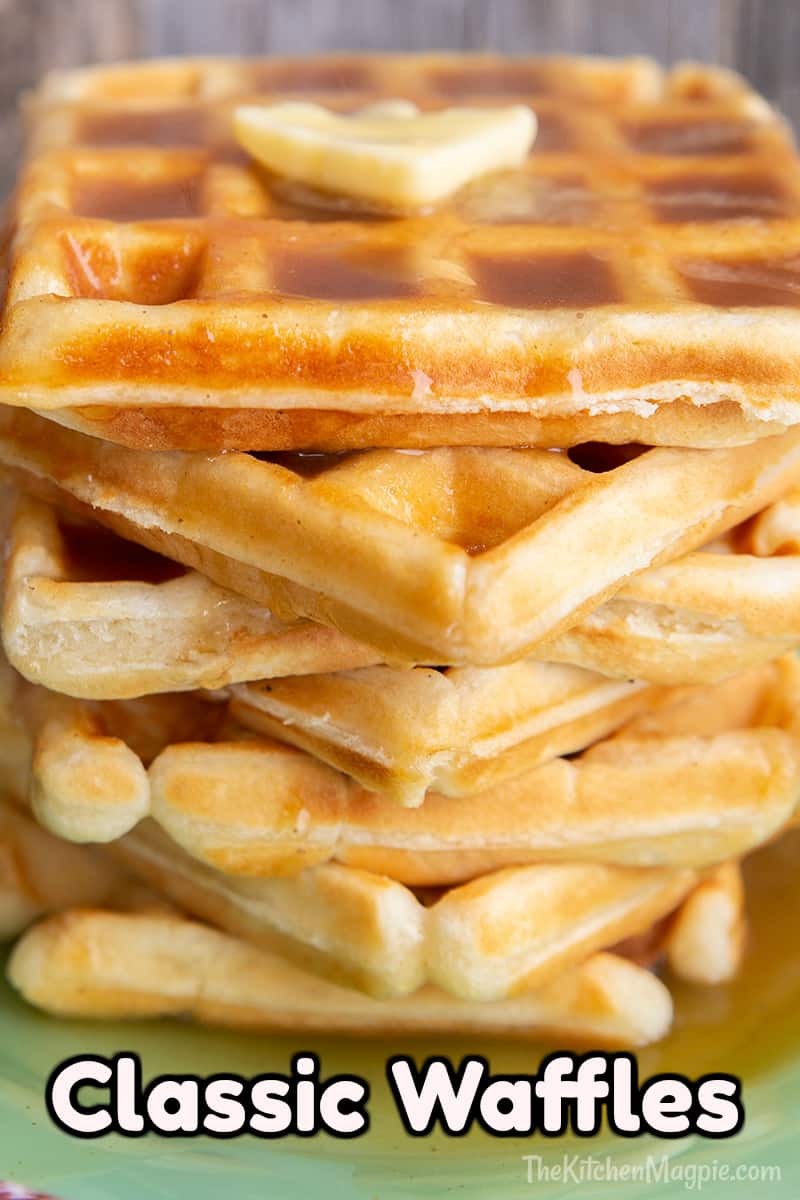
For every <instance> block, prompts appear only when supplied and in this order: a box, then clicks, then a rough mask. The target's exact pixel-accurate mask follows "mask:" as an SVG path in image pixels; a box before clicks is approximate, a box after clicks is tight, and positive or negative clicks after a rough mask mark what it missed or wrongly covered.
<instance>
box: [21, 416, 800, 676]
mask: <svg viewBox="0 0 800 1200" xmlns="http://www.w3.org/2000/svg"><path fill="white" fill-rule="evenodd" d="M622 457H623V458H627V459H628V461H625V462H622V463H621V464H619V462H618V460H617V465H612V466H611V468H610V469H608V470H605V471H602V470H600V471H598V470H596V469H595V470H592V469H589V468H590V467H591V466H594V467H597V466H598V465H599V464H598V461H597V455H596V454H595V455H592V456H590V457H589V459H588V460H587V463H588V465H587V467H581V466H579V465H578V463H577V462H574V461H572V459H571V458H569V457H568V456H567V455H566V454H563V453H561V454H558V453H553V452H550V451H544V450H535V449H533V450H497V449H495V450H492V449H479V450H476V449H468V448H463V447H462V448H456V449H440V450H430V451H418V452H414V453H409V452H403V451H378V450H376V451H366V452H364V453H362V454H354V455H349V456H344V457H343V458H341V459H338V458H333V459H331V458H327V457H322V458H316V459H312V460H310V461H309V459H307V458H304V457H302V456H301V457H295V458H288V459H283V460H282V462H281V463H278V462H276V461H271V460H270V461H263V460H261V459H258V458H255V457H253V456H251V455H245V454H224V455H218V456H215V457H212V458H208V457H206V456H204V455H190V454H181V453H178V452H174V453H170V454H167V453H152V452H148V451H137V450H128V449H125V448H122V447H116V446H112V445H110V444H108V443H105V442H102V441H101V440H99V439H97V438H90V437H87V436H86V435H84V434H78V433H74V432H70V431H68V430H65V429H62V428H59V427H58V426H55V425H52V424H51V423H49V422H47V421H46V420H44V419H43V418H41V417H38V416H36V415H35V414H33V413H29V412H26V411H25V410H22V409H11V408H3V409H2V410H1V411H0V465H2V466H3V467H4V468H6V471H7V473H9V474H10V475H12V476H13V477H14V478H15V479H16V481H17V482H19V483H20V484H21V485H22V486H23V488H25V489H26V490H35V491H36V492H38V493H39V494H42V495H44V496H45V497H46V498H49V499H51V500H55V501H56V502H59V503H62V504H63V503H66V504H67V505H72V504H77V506H78V507H79V508H80V510H81V511H82V512H84V513H90V514H91V515H94V516H95V517H96V518H97V519H98V520H99V521H101V522H102V523H103V524H104V525H108V526H110V527H111V528H113V529H114V530H115V531H116V532H118V533H121V534H122V535H123V536H127V537H129V538H131V539H132V540H134V541H137V542H140V543H141V544H143V545H146V546H148V547H149V548H151V549H154V550H156V551H158V552H160V553H163V554H165V555H167V556H168V557H170V558H172V559H175V560H177V561H180V562H184V563H185V564H187V565H189V566H191V567H194V568H198V569H200V570H201V571H202V572H203V573H204V574H207V575H208V576H210V577H211V578H212V579H214V580H215V582H217V583H219V584H221V585H222V586H225V587H229V588H231V589H232V590H233V591H236V592H238V593H239V594H241V595H246V596H248V597H249V598H250V599H253V600H255V601H257V602H258V603H261V604H264V605H266V606H267V607H269V608H270V609H271V610H272V611H273V612H274V613H275V614H276V615H277V616H278V617H279V619H281V620H289V619H293V618H309V619H311V620H316V621H319V622H320V623H322V624H327V625H332V626H334V627H336V628H339V629H341V630H343V631H344V632H345V633H347V634H348V635H350V636H352V637H354V638H357V639H358V640H360V641H362V642H365V643H366V644H367V645H370V646H373V647H374V648H375V649H376V650H378V651H380V653H381V654H382V655H383V656H384V657H387V658H389V659H390V660H391V659H395V660H396V659H405V660H406V661H412V662H413V661H416V662H429V663H435V664H440V663H448V664H449V663H456V664H460V663H464V664H467V665H494V664H496V663H498V662H502V661H509V660H513V659H515V658H520V657H522V656H523V655H525V654H529V653H530V652H531V651H532V649H533V648H534V647H535V646H536V645H537V644H538V643H540V642H542V641H544V640H545V639H547V638H552V637H554V636H555V635H556V634H557V633H559V632H560V631H561V630H562V629H565V628H568V627H569V626H570V625H574V624H575V623H576V621H577V620H579V619H580V618H581V616H582V615H583V614H584V613H585V612H588V611H591V610H592V609H594V608H596V607H597V606H598V605H599V604H600V603H601V602H602V601H603V600H604V599H606V598H607V597H608V596H609V595H610V594H612V593H613V592H615V591H618V590H619V588H620V587H621V586H622V585H623V583H624V582H625V580H626V578H628V577H630V576H633V575H635V574H637V573H638V572H640V571H642V570H643V569H645V568H646V567H650V566H653V565H657V564H658V563H661V562H665V561H668V560H669V559H673V558H675V557H677V556H678V555H680V554H682V553H685V552H687V551H689V550H692V549H694V548H696V547H697V546H700V545H702V544H703V543H704V542H706V541H708V540H709V538H712V537H714V536H716V535H717V534H719V533H721V532H723V531H724V530H726V529H728V528H730V527H732V526H733V525H735V524H737V523H738V522H740V521H741V520H743V519H744V518H746V517H748V516H750V515H752V514H753V513H755V512H757V511H758V510H759V509H761V508H762V507H764V505H766V504H768V503H770V502H771V501H772V500H774V499H776V498H777V497H778V496H779V495H781V494H782V493H783V492H785V491H786V490H787V489H788V488H789V487H790V486H791V484H792V483H793V482H794V480H795V479H796V476H797V471H798V469H800V432H798V431H797V430H794V431H791V432H789V433H786V434H783V435H781V436H780V437H775V438H763V439H761V440H760V441H758V442H756V443H752V444H750V445H747V446H740V447H735V448H732V449H726V450H685V449H684V450H677V449H666V448H659V449H651V450H647V451H644V452H643V453H641V454H638V456H636V457H633V458H630V456H629V454H627V453H626V454H623V455H622ZM613 462H614V459H612V464H613Z"/></svg>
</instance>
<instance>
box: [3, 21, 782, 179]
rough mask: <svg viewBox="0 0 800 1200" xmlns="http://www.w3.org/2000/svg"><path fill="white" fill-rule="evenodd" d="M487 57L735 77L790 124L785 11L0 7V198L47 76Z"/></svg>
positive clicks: (12, 170) (11, 175)
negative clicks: (621, 61)
mask: <svg viewBox="0 0 800 1200" xmlns="http://www.w3.org/2000/svg"><path fill="white" fill-rule="evenodd" d="M448 48H449V49H462V48H463V49H492V50H504V51H508V52H511V53H515V54H522V53H545V52H548V51H558V50H561V51H569V52H583V53H601V54H652V55H654V56H655V57H657V58H659V59H661V60H662V61H664V62H672V61H674V60H675V59H680V58H697V59H704V60H708V61H716V62H721V63H724V64H726V65H729V66H735V67H737V68H738V69H739V70H742V71H744V73H745V74H746V75H747V76H748V77H749V78H750V79H751V80H752V81H753V83H755V85H756V86H757V87H758V88H759V89H760V90H761V91H762V92H764V93H765V94H766V95H767V96H769V97H770V99H772V100H774V101H775V102H776V103H777V104H778V105H779V106H780V107H781V108H782V109H783V110H784V111H785V112H786V113H787V114H788V115H789V116H790V117H791V119H792V120H793V121H794V122H795V125H796V126H800V67H799V66H798V62H799V61H800V55H799V53H798V52H799V51H800V3H796V2H795V0H0V195H2V193H3V192H4V191H5V190H6V189H7V188H8V186H9V185H10V182H11V180H12V179H13V173H14V163H15V159H16V156H17V154H18V149H19V127H18V121H17V117H16V112H15V110H16V100H17V96H18V95H19V93H20V92H21V91H23V90H24V89H25V88H28V87H30V86H31V85H32V84H33V83H34V82H35V81H36V79H37V78H38V77H39V76H40V75H41V74H42V72H43V71H46V70H48V69H49V68H51V67H65V66H77V65H82V64H85V63H92V62H109V61H113V60H115V59H123V58H135V57H142V56H150V55H159V54H209V53H211V54H236V53H244V54H260V53H261V54H286V53H291V54H303V53H313V52H315V51H322V50H332V49H353V50H358V49H369V50H436V49H448Z"/></svg>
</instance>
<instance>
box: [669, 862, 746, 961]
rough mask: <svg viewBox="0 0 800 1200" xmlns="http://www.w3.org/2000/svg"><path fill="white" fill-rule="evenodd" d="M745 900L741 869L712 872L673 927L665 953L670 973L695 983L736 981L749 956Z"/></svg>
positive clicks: (728, 865) (721, 868)
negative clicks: (742, 964) (742, 965)
mask: <svg viewBox="0 0 800 1200" xmlns="http://www.w3.org/2000/svg"><path fill="white" fill-rule="evenodd" d="M744 900H745V896H744V883H743V881H742V872H741V869H740V868H739V866H738V864H737V863H734V862H729V863H722V864H721V865H720V866H718V867H716V868H715V869H714V870H713V871H711V872H709V874H708V876H707V878H706V879H704V880H703V881H702V883H700V884H699V885H698V886H697V887H696V888H695V889H694V891H693V892H692V893H691V895H690V896H689V897H688V898H687V899H686V900H685V901H684V902H683V904H682V905H681V907H680V909H679V910H678V912H677V914H676V915H675V918H674V919H673V921H672V922H671V923H670V925H669V927H668V930H667V934H666V937H665V939H664V944H663V948H664V952H665V954H666V960H667V963H668V965H669V968H670V969H671V970H672V971H673V972H674V973H675V974H676V975H678V976H680V977H681V978H682V979H688V980H690V981H691V982H692V983H704V984H720V983H725V982H727V980H729V979H732V978H733V977H734V976H735V975H736V973H737V972H738V970H739V968H740V966H741V963H742V958H743V956H744V947H745V937H746V918H745V912H744Z"/></svg>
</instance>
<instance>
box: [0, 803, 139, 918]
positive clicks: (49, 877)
mask: <svg viewBox="0 0 800 1200" xmlns="http://www.w3.org/2000/svg"><path fill="white" fill-rule="evenodd" d="M148 895H149V896H151V897H152V898H154V893H148V892H147V889H146V888H145V887H144V886H142V885H141V884H137V883H136V882H135V880H134V878H133V877H132V876H131V875H129V874H128V872H127V871H126V870H124V869H123V868H122V867H121V866H120V865H118V864H117V863H116V862H114V860H113V859H111V858H110V857H109V856H107V855H103V854H101V853H99V852H95V851H92V850H89V849H87V848H86V847H83V846H73V845H72V844H71V843H69V842H64V841H62V840H61V839H60V838H55V837H53V835H52V834H50V833H48V832H47V831H46V830H45V829H42V828H40V826H39V825H37V824H36V822H35V821H32V820H31V818H30V817H28V816H26V815H25V814H24V813H22V812H20V811H18V809H16V808H15V807H14V806H13V805H12V804H10V803H9V801H8V800H6V799H5V798H4V797H0V941H5V940H6V939H7V938H11V937H15V936H16V935H17V934H18V933H21V932H22V930H23V929H24V928H25V927H26V926H27V925H30V924H31V922H32V921H35V920H37V919H38V918H39V917H41V916H42V915H43V914H45V913H49V912H60V911H61V910H62V909H65V908H75V907H80V906H81V905H94V904H107V905H111V906H114V907H116V906H117V905H118V904H120V903H125V904H131V903H134V904H137V903H144V902H145V901H146V898H147V896H148Z"/></svg>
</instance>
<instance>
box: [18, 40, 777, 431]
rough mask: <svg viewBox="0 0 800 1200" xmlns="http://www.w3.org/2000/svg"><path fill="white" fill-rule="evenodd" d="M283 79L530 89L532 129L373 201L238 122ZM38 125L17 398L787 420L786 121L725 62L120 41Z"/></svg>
mask: <svg viewBox="0 0 800 1200" xmlns="http://www.w3.org/2000/svg"><path fill="white" fill-rule="evenodd" d="M120 79H124V81H125V82H124V85H120ZM187 81H191V82H187ZM287 95H291V96H293V97H297V96H302V95H305V96H307V97H309V98H311V99H313V100H316V101H318V102H321V103H323V104H327V105H330V106H332V107H335V108H338V109H340V110H341V109H344V110H351V111H352V110H354V109H358V108H359V107H361V106H363V105H364V104H365V103H368V102H372V101H375V100H378V99H381V98H386V97H389V98H396V97H398V96H401V97H405V98H407V99H410V100H413V101H415V102H416V103H417V104H418V105H419V106H420V108H422V109H433V108H437V107H443V106H445V107H446V106H450V105H453V104H464V103H467V104H469V103H473V104H474V103H478V104H487V103H488V104H497V103H503V104H508V103H511V102H522V103H529V104H530V105H532V107H533V108H534V110H535V112H536V113H537V116H538V119H539V126H540V132H539V136H538V139H537V142H536V143H535V145H534V151H533V153H532V155H531V156H530V157H529V159H528V160H527V162H526V164H525V165H524V166H523V167H522V168H521V169H520V170H516V171H513V172H499V173H495V174H493V175H489V176H486V177H484V178H483V179H480V180H477V181H476V182H475V183H474V184H472V185H470V186H468V187H466V188H464V189H462V190H461V191H460V192H459V193H457V194H456V196H455V197H453V198H452V200H451V201H450V202H449V203H447V204H446V205H444V206H443V207H441V208H438V209H436V210H435V211H433V212H428V213H417V214H411V215H408V216H406V217H405V218H402V219H396V218H395V219H376V214H374V213H371V212H370V213H364V212H359V211H357V210H355V209H354V208H353V206H352V205H348V204H347V203H344V202H342V201H341V199H339V200H337V199H336V198H333V199H331V198H330V197H322V196H319V195H315V194H313V193H311V194H309V192H308V191H307V190H305V191H303V190H298V189H297V188H296V187H294V188H287V187H286V186H284V185H282V184H281V183H280V181H277V180H275V179H274V178H268V177H267V176H266V175H265V173H263V172H262V171H260V170H259V169H258V168H257V167H255V166H254V165H253V164H252V162H250V161H249V160H248V159H247V158H246V156H244V155H243V154H242V152H241V151H240V150H239V149H238V147H236V146H235V145H232V142H231V127H232V111H233V108H234V106H235V105H236V104H238V103H240V102H242V101H248V100H251V101H252V100H255V101H256V102H259V101H261V102H264V101H267V102H268V101H269V100H271V99H278V98H285V97H286V96H287ZM28 124H29V132H30V153H29V158H28V162H27V164H26V165H25V167H24V169H23V172H22V177H21V180H20V186H19V188H18V191H17V198H16V202H15V204H14V208H13V213H12V216H13V220H14V224H15V230H16V232H15V236H14V238H13V241H12V246H11V251H10V270H9V276H10V281H9V288H8V295H7V301H6V312H5V318H4V326H5V328H4V335H3V338H2V342H1V343H0V377H2V379H3V381H4V384H3V394H4V398H5V399H6V400H7V402H8V403H13V404H24V405H29V406H32V407H34V408H38V409H41V410H47V411H48V412H51V413H53V414H54V415H58V416H59V417H60V418H61V419H64V420H66V421H69V422H72V423H74V424H77V425H79V426H80V428H82V429H83V430H85V431H89V432H93V433H98V434H100V435H101V436H103V437H106V438H110V439H117V440H120V441H122V442H125V443H128V444H132V445H138V446H144V447H148V448H156V447H159V448H169V447H182V448H191V449H221V448H242V449H251V450H252V449H271V450H275V449H297V448H301V447H306V448H307V447H309V446H311V447H314V448H317V449H342V448H349V447H364V446H374V445H380V444H390V445H392V446H398V445H403V444H404V443H405V442H408V443H409V444H411V445H414V446H420V445H431V444H433V445H436V444H442V443H444V444H448V445H453V444H456V443H459V442H464V441H468V442H471V443H472V444H475V443H483V442H485V441H486V440H487V439H488V440H495V441H500V442H508V441H510V442H512V443H515V444H520V442H522V443H523V444H528V445H530V444H536V443H539V444H544V445H553V444H555V445H561V446H563V445H568V444H570V443H571V442H573V441H575V440H583V439H585V438H586V437H587V436H591V437H598V438H602V439H604V440H608V441H630V440H632V439H633V440H641V441H644V442H647V443H649V444H655V443H656V442H658V441H661V440H668V441H670V442H673V443H676V442H677V443H681V442H683V443H688V444H699V445H708V444H710V443H711V442H714V441H715V440H716V439H717V438H719V439H720V440H722V441H730V440H749V439H750V438H752V437H754V436H758V434H759V433H763V434H768V433H774V432H777V431H778V428H779V426H780V424H787V423H788V424H791V423H794V422H796V421H797V420H798V413H799V412H800V410H798V394H797V384H796V380H797V377H798V363H797V360H796V357H795V355H794V353H793V351H792V349H791V347H792V346H794V345H795V344H796V343H797V328H796V318H795V312H794V309H795V308H796V305H797V296H798V283H797V268H796V257H797V248H796V246H795V244H794V243H795V240H796V238H797V217H798V211H799V210H800V173H799V172H798V167H797V159H796V157H795V152H794V149H793V145H792V141H791V137H790V135H789V133H788V131H787V128H786V126H785V124H784V123H783V122H782V121H781V120H780V119H779V118H778V117H777V116H776V114H775V113H774V112H773V111H772V110H771V109H770V108H769V106H768V105H767V104H766V102H765V101H763V100H762V99H760V98H759V97H758V96H757V95H755V94H754V93H753V92H752V91H751V90H750V89H749V88H748V87H747V85H746V84H745V83H744V81H742V80H740V79H738V78H736V77H733V76H731V75H730V73H727V72H721V71H719V70H717V69H714V68H701V67H695V66H690V67H678V68H676V69H675V70H674V71H671V72H669V73H663V72H662V71H661V70H660V69H659V68H658V67H657V66H656V65H655V64H654V63H652V62H648V61H644V60H639V59H636V60H628V61H624V60H623V61H615V62H610V61H606V60H602V59H600V60H587V59H576V58H554V59H514V60H505V59H502V58H497V57H493V56H478V57H469V56H457V55H456V56H453V55H434V56H429V57H424V56H423V57H406V56H403V57H400V56H397V57H395V56H386V55H382V56H378V57H372V58H361V59H358V58H352V57H350V58H347V59H344V60H343V59H342V58H341V57H335V58H328V59H325V58H321V59H309V60H294V61H292V60H283V61H281V60H273V61H269V60H264V61H252V62H251V61H244V62H243V61H236V60H227V61H223V62H218V63H209V62H207V61H204V60H191V61H189V62H186V63H181V64H175V63H161V64H131V65H128V66H126V67H123V68H120V69H117V70H111V71H102V72H100V73H97V72H94V71H89V72H86V71H79V72H77V73H74V74H72V75H68V76H65V75H63V74H59V75H57V76H56V77H55V78H54V79H51V80H49V81H46V82H45V84H44V85H43V86H42V88H41V89H40V91H39V93H38V94H37V95H36V96H35V97H34V98H33V100H32V101H31V102H30V104H29V106H28ZM167 348H168V353H167ZM134 397H135V398H134ZM673 406H675V407H674V408H673ZM776 423H777V425H776Z"/></svg>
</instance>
